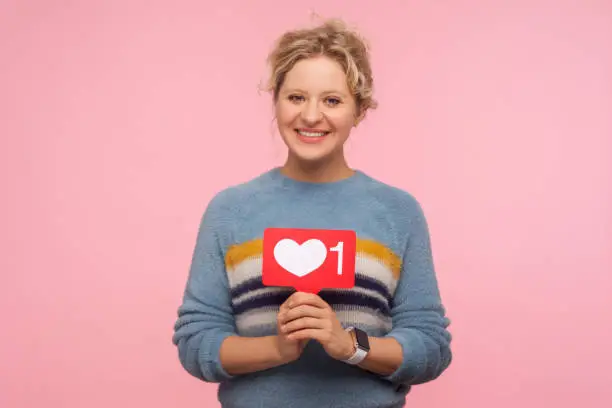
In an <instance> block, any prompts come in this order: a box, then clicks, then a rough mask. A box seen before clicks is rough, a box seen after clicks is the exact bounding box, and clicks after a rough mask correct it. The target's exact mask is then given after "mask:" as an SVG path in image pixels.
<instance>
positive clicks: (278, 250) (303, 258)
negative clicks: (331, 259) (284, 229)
mask: <svg viewBox="0 0 612 408" xmlns="http://www.w3.org/2000/svg"><path fill="white" fill-rule="evenodd" d="M325 258H327V248H326V247H325V244H324V243H323V242H321V241H319V240H318V239H309V240H308V241H306V242H304V243H303V244H302V245H299V244H298V243H297V242H295V241H294V240H292V239H289V238H285V239H281V240H280V241H278V242H277V243H276V245H275V246H274V259H276V262H277V263H278V264H279V265H280V266H282V267H283V268H284V269H286V270H287V271H288V272H291V273H292V274H294V275H295V276H298V277H300V278H301V277H303V276H306V275H308V274H309V273H311V272H313V271H314V270H316V269H317V268H318V267H319V266H321V265H323V262H325Z"/></svg>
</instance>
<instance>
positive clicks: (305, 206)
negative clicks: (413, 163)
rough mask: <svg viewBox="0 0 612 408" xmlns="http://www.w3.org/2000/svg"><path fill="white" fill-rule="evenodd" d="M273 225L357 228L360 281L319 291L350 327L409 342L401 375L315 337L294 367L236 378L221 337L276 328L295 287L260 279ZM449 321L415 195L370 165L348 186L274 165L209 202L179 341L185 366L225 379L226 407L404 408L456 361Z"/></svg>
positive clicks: (210, 377)
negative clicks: (368, 365)
mask: <svg viewBox="0 0 612 408" xmlns="http://www.w3.org/2000/svg"><path fill="white" fill-rule="evenodd" d="M268 227H284V228H316V229H350V230H353V231H355V232H356V234H357V254H356V260H355V287H354V288H351V289H343V290H340V289H336V290H329V289H327V290H326V289H324V290H323V291H321V292H320V293H319V295H320V296H321V297H322V298H323V299H324V300H326V301H327V302H328V303H329V304H330V305H331V306H332V307H333V309H334V310H335V311H336V314H337V316H338V318H339V320H340V322H341V323H342V324H343V326H345V327H346V326H356V327H359V328H361V329H363V330H365V331H366V332H367V333H368V334H369V335H370V336H378V337H393V338H395V339H396V340H397V341H398V342H399V343H400V344H401V346H402V349H403V362H402V365H401V366H400V367H399V368H398V369H397V371H396V372H394V373H392V374H391V375H389V376H383V375H379V374H375V373H372V372H369V371H366V370H364V369H362V368H360V367H357V366H352V365H348V364H346V363H343V362H341V361H337V360H334V359H332V358H331V357H329V356H328V355H327V354H326V353H325V350H324V349H323V348H322V347H321V345H320V344H319V343H317V342H316V341H310V342H309V343H308V345H307V346H306V349H305V350H304V352H303V354H302V356H301V357H300V358H299V359H298V360H297V361H295V362H292V363H289V364H285V365H282V366H279V367H275V368H271V369H268V370H263V371H259V372H255V373H251V374H245V375H236V376H232V375H229V374H228V373H227V372H226V371H225V370H224V369H223V367H222V365H221V364H220V360H219V349H220V346H221V343H222V342H223V340H224V339H225V338H226V337H227V336H230V335H240V336H248V337H252V336H267V335H273V334H276V314H277V312H278V309H279V305H280V304H281V303H282V302H283V301H284V300H285V299H286V298H287V297H288V296H289V295H290V294H291V292H292V290H291V289H287V288H274V287H266V286H264V285H263V284H262V279H261V253H262V248H263V245H262V237H263V231H264V229H266V228H268ZM448 325H449V320H448V319H447V318H446V316H445V310H444V308H443V306H442V304H441V300H440V294H439V290H438V285H437V281H436V276H435V272H434V266H433V261H432V252H431V247H430V238H429V233H428V228H427V223H426V220H425V217H424V215H423V211H422V209H421V207H420V205H419V204H418V202H417V201H416V200H415V199H414V198H413V197H412V196H411V195H410V194H409V193H407V192H405V191H402V190H400V189H397V188H395V187H391V186H389V185H387V184H384V183H382V182H380V181H378V180H375V179H374V178H372V177H370V176H368V175H366V174H365V173H363V172H361V171H356V172H355V173H354V174H353V175H352V176H351V177H349V178H346V179H343V180H341V181H336V182H330V183H309V182H301V181H296V180H294V179H291V178H288V177H286V176H284V175H283V174H282V173H281V172H280V170H279V169H278V168H274V169H272V170H270V171H268V172H266V173H264V174H262V175H260V176H258V177H256V178H254V179H252V180H250V181H248V182H245V183H243V184H240V185H236V186H232V187H229V188H227V189H225V190H223V191H221V192H219V193H218V194H217V195H216V196H215V197H214V198H213V199H212V200H211V202H210V203H209V205H208V207H207V209H206V211H205V213H204V216H203V218H202V222H201V225H200V228H199V233H198V237H197V241H196V245H195V250H194V254H193V259H192V265H191V269H190V272H189V277H188V280H187V285H186V289H185V293H184V298H183V303H182V304H181V306H180V307H179V310H178V319H177V321H176V324H175V327H174V329H175V331H174V336H173V342H174V344H175V345H176V346H177V347H178V352H179V359H180V362H181V364H182V365H183V367H184V368H185V369H186V370H187V372H189V373H190V374H191V375H193V376H195V377H197V378H199V379H201V380H203V381H206V382H213V383H219V389H218V397H219V401H220V402H221V404H222V406H223V407H227V408H242V407H249V408H254V407H265V408H274V407H282V408H292V407H295V408H302V407H304V408H306V407H316V408H325V407H330V408H331V407H333V408H342V407H350V408H383V407H402V406H404V403H405V399H406V394H407V393H408V392H409V390H410V388H411V386H412V385H415V384H419V383H424V382H427V381H431V380H433V379H435V378H437V377H438V376H439V375H440V374H441V373H442V372H443V371H444V370H445V369H446V368H447V367H448V365H449V364H450V362H451V350H450V340H451V336H450V334H449V332H448V331H447V327H448Z"/></svg>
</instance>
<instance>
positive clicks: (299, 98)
mask: <svg viewBox="0 0 612 408" xmlns="http://www.w3.org/2000/svg"><path fill="white" fill-rule="evenodd" d="M287 99H289V100H290V101H291V102H295V103H297V102H302V101H303V100H304V97H303V96H301V95H289V96H288V97H287Z"/></svg>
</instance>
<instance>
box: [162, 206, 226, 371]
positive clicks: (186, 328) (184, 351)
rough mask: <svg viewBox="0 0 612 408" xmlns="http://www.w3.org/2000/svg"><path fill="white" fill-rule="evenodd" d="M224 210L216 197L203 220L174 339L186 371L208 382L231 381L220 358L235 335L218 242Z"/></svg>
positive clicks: (223, 220) (221, 252) (223, 219)
mask: <svg viewBox="0 0 612 408" xmlns="http://www.w3.org/2000/svg"><path fill="white" fill-rule="evenodd" d="M222 210H223V208H222V202H221V199H220V198H219V195H217V196H215V197H214V198H213V200H211V202H210V204H209V205H208V207H207V209H206V211H205V213H204V215H203V217H202V220H201V223H200V227H199V231H198V235H197V239H196V244H195V249H194V252H193V256H192V263H191V267H190V270H189V275H188V278H187V284H186V287H185V291H184V294H183V300H182V304H181V305H180V306H179V308H178V319H177V320H176V323H175V325H174V335H173V337H172V341H173V343H174V344H175V345H176V346H177V348H178V356H179V360H180V362H181V364H182V366H183V367H184V368H185V370H186V371H187V372H188V373H190V374H191V375H193V376H194V377H196V378H199V379H200V380H202V381H206V382H221V381H224V380H227V379H230V378H232V376H231V375H229V374H228V373H227V372H226V371H225V370H224V369H223V367H222V366H221V361H220V358H219V349H220V347H221V343H222V342H223V341H224V340H225V338H227V337H228V336H230V335H234V334H235V332H236V330H235V323H234V318H233V314H232V306H231V299H230V292H229V283H228V279H227V274H226V273H225V260H224V256H223V251H222V250H221V245H220V239H219V235H220V232H221V231H222V228H223V227H224V225H225V222H227V221H229V218H224V217H223V215H222Z"/></svg>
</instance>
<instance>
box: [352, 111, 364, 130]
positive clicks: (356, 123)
mask: <svg viewBox="0 0 612 408" xmlns="http://www.w3.org/2000/svg"><path fill="white" fill-rule="evenodd" d="M365 114H366V109H360V111H359V114H358V115H357V116H356V117H355V124H354V125H353V126H354V127H357V125H358V124H359V123H360V122H361V121H362V120H363V118H365Z"/></svg>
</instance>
